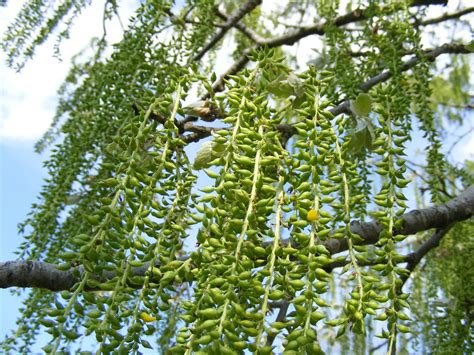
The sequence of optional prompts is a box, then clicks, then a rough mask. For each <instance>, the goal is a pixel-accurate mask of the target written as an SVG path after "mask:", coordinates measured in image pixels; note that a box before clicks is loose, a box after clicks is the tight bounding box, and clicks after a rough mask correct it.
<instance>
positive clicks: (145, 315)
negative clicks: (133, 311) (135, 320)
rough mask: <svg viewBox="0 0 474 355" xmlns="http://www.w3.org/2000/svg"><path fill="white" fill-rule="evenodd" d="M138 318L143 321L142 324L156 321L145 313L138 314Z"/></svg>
mask: <svg viewBox="0 0 474 355" xmlns="http://www.w3.org/2000/svg"><path fill="white" fill-rule="evenodd" d="M140 318H141V319H142V320H143V321H144V322H153V321H155V320H156V317H153V316H150V315H149V314H148V313H146V312H142V313H140Z"/></svg>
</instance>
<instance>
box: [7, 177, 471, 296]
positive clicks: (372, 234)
mask: <svg viewBox="0 0 474 355" xmlns="http://www.w3.org/2000/svg"><path fill="white" fill-rule="evenodd" d="M473 214H474V185H472V186H471V187H469V188H468V189H467V190H465V191H464V192H462V193H461V194H460V195H459V196H458V197H456V198H454V199H452V200H451V201H449V202H447V203H445V204H444V205H440V206H436V207H430V208H425V209H420V210H414V211H411V212H410V213H406V214H404V215H403V216H401V219H403V221H404V223H403V226H402V228H400V229H399V230H393V235H398V234H403V235H408V234H415V233H417V232H421V231H424V230H429V229H432V228H445V227H447V226H450V225H452V224H453V223H455V222H459V221H463V220H466V219H468V218H470V217H471V216H472V215H473ZM350 230H351V232H352V233H354V234H358V235H359V236H360V237H361V238H362V240H360V241H355V244H358V245H367V244H375V243H376V242H377V241H378V238H379V234H380V232H381V231H382V227H381V226H380V224H379V223H378V222H376V221H373V222H358V221H352V222H351V226H350ZM285 243H287V242H286V241H282V244H285ZM324 245H325V246H326V248H327V249H328V250H329V251H330V252H331V254H336V253H340V252H342V251H345V250H347V249H348V239H347V238H344V239H329V240H328V241H326V242H324ZM426 252H427V251H426ZM426 252H425V254H426ZM421 253H422V252H420V254H421ZM417 255H418V254H417ZM187 258H189V256H183V257H182V258H180V260H186V259H187ZM413 258H415V257H413ZM414 260H415V259H414ZM158 266H159V265H158ZM339 266H340V265H334V267H339ZM415 266H416V265H415ZM148 268H149V265H147V264H145V265H144V266H142V267H139V268H135V267H134V268H132V275H134V276H138V275H144V274H145V272H146V271H147V270H148ZM82 270H83V269H82V267H78V268H76V269H74V270H68V271H60V270H57V269H56V265H54V264H50V263H45V262H41V261H21V260H19V261H8V262H3V263H0V288H9V287H35V288H45V289H49V290H51V291H59V290H70V289H71V288H72V287H73V286H74V284H75V283H76V282H77V281H78V280H79V275H80V274H81V273H82ZM114 276H115V272H114V271H106V272H103V273H102V274H101V275H100V276H98V279H99V280H104V281H105V280H108V279H111V278H113V277H114Z"/></svg>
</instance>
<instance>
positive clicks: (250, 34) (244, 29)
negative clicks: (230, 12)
mask: <svg viewBox="0 0 474 355" xmlns="http://www.w3.org/2000/svg"><path fill="white" fill-rule="evenodd" d="M216 14H217V16H219V17H220V18H221V19H223V20H224V21H226V22H227V21H228V17H227V15H226V14H224V13H223V12H222V11H221V10H219V9H217V12H216ZM234 27H235V28H237V29H238V30H239V31H240V32H242V33H243V34H244V35H246V36H247V37H248V38H250V40H252V41H253V42H255V43H257V44H261V43H263V41H264V39H263V37H261V36H260V35H259V34H258V33H255V32H254V31H252V30H251V29H250V28H248V27H247V26H245V25H244V24H243V23H240V22H237V23H236V24H235V25H234Z"/></svg>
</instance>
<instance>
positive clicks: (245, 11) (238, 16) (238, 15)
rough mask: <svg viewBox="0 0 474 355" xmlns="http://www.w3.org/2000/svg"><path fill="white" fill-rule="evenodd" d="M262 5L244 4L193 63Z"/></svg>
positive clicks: (252, 1)
mask: <svg viewBox="0 0 474 355" xmlns="http://www.w3.org/2000/svg"><path fill="white" fill-rule="evenodd" d="M261 3H262V0H248V1H247V2H246V3H245V4H243V5H242V6H241V7H240V8H239V9H238V10H237V11H235V12H234V13H233V14H231V15H230V16H229V18H228V19H227V21H226V23H225V24H224V25H223V26H222V27H221V28H220V29H219V31H218V32H217V33H216V34H215V35H214V37H212V38H211V40H210V41H209V42H208V43H207V44H206V45H205V46H204V47H203V48H202V49H201V50H200V51H199V52H198V53H197V54H196V55H194V57H192V59H191V60H192V61H198V60H200V59H201V58H202V57H203V56H204V55H205V54H206V53H207V52H208V51H209V50H210V49H211V48H212V47H214V46H215V45H216V43H217V42H219V40H220V39H221V38H222V37H224V35H225V34H226V33H227V32H228V31H229V30H230V29H231V28H232V27H234V26H235V24H236V23H237V22H239V21H240V20H241V19H242V17H244V16H245V15H247V14H248V13H249V12H251V11H252V10H253V9H255V8H256V7H257V6H258V5H260V4H261Z"/></svg>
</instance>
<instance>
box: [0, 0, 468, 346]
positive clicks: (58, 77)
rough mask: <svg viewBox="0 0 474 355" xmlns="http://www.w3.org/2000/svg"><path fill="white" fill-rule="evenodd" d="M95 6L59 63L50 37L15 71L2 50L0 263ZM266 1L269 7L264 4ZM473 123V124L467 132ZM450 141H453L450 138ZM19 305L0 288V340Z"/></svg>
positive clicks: (0, 15) (1, 26)
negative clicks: (38, 146)
mask: <svg viewBox="0 0 474 355" xmlns="http://www.w3.org/2000/svg"><path fill="white" fill-rule="evenodd" d="M21 3H22V2H21V1H13V0H11V1H9V2H8V6H7V7H6V8H3V7H0V36H3V33H4V31H5V29H6V26H7V25H8V23H10V22H11V20H12V19H13V18H14V16H15V14H16V13H17V12H18V10H19V8H20V5H21ZM93 3H94V5H92V6H91V7H89V8H88V9H86V10H85V11H83V13H82V15H81V16H80V17H79V19H78V21H77V22H76V25H75V26H74V27H73V30H72V33H71V37H70V39H69V40H67V41H65V42H64V43H63V44H62V45H61V47H60V48H61V60H58V59H57V58H53V57H52V54H53V44H54V39H53V40H50V41H48V42H47V43H46V44H45V45H43V46H41V47H39V48H38V49H37V53H36V55H35V57H34V58H33V60H31V61H29V62H28V63H27V64H26V66H25V67H24V69H23V70H22V71H21V72H19V73H17V72H15V71H14V70H12V69H10V68H7V67H6V65H5V55H4V53H3V52H0V261H7V260H14V259H15V258H16V256H15V254H14V251H15V250H16V249H17V248H18V246H19V244H20V243H21V241H22V239H21V236H19V235H18V233H17V225H18V223H20V222H21V221H23V220H24V219H25V218H26V215H27V213H28V211H29V208H30V206H31V204H32V203H34V202H35V200H36V196H38V194H39V192H40V189H41V186H42V180H43V179H44V178H45V177H46V174H45V169H44V168H43V166H42V162H43V161H44V160H45V159H46V158H47V152H46V153H43V154H37V153H35V152H34V149H33V145H34V143H35V142H36V141H37V140H38V139H39V138H40V137H41V135H42V134H43V133H44V132H45V131H46V130H47V128H48V126H49V125H50V123H51V120H52V118H53V116H54V112H55V105H56V102H57V96H56V91H57V89H58V88H59V86H60V85H61V83H62V81H63V79H64V77H65V75H66V74H67V70H68V68H69V61H70V58H71V57H72V56H73V55H74V54H76V53H77V52H78V51H79V50H81V49H82V48H84V47H86V46H87V44H88V43H89V40H90V38H91V37H92V36H97V35H98V34H101V31H102V22H101V21H102V20H101V16H102V7H103V5H102V2H97V1H94V2H93ZM119 3H120V4H122V5H121V6H122V10H121V13H122V14H124V15H123V16H122V20H123V22H124V23H126V22H127V21H126V20H127V16H126V15H125V14H127V13H131V12H132V10H133V9H134V8H135V7H136V6H137V0H125V1H120V2H119ZM265 3H266V4H268V1H267V2H265ZM452 3H453V2H452ZM464 3H465V4H467V2H464ZM108 36H109V38H110V40H111V41H112V42H113V41H118V40H119V39H120V38H121V29H120V26H119V24H118V22H117V21H115V22H113V23H110V24H109V27H108ZM305 41H306V42H304V43H302V44H301V45H300V49H299V50H300V51H302V52H300V54H301V55H299V56H298V57H299V58H302V57H305V54H307V53H308V48H309V46H310V42H311V39H306V40H305ZM305 43H306V44H305ZM313 46H314V44H313ZM220 63H221V64H222V65H223V67H222V68H219V69H222V70H223V69H225V68H224V66H225V67H227V63H223V61H220ZM300 64H301V63H300ZM473 125H474V123H471V125H470V128H472V127H473ZM467 128H468V129H469V127H467ZM453 129H454V128H453ZM462 133H463V132H458V133H457V134H459V135H461V134H462ZM449 139H451V140H452V142H454V140H455V138H453V137H452V138H449ZM414 149H415V150H416V149H417V147H414ZM452 156H453V158H454V159H455V160H456V161H458V162H461V161H463V160H464V159H466V158H471V159H473V158H474V135H473V134H470V135H468V136H466V137H464V139H463V141H462V142H461V144H458V145H457V146H456V147H455V149H454V150H453V153H452ZM20 306H21V299H20V298H18V297H17V296H12V295H11V294H10V292H9V290H0V314H1V315H2V316H1V319H0V339H2V338H4V336H5V335H6V334H7V333H9V331H10V330H11V329H14V323H15V320H16V319H17V317H18V316H19V311H18V309H19V308H20Z"/></svg>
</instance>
